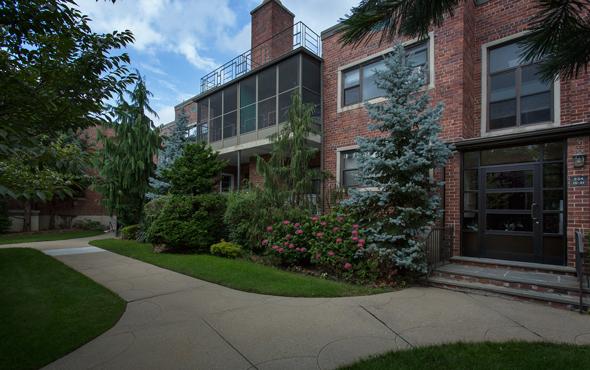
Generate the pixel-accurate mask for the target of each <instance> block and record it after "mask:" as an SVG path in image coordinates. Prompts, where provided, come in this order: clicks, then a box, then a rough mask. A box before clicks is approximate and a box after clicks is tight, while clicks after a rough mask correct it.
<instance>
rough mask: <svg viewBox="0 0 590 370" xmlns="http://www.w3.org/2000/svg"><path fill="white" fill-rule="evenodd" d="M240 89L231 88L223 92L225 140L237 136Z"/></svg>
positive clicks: (234, 86)
mask: <svg viewBox="0 0 590 370" xmlns="http://www.w3.org/2000/svg"><path fill="white" fill-rule="evenodd" d="M237 109H238V87H237V86H236V85H233V86H230V87H228V88H227V89H225V91H224V92H223V138H224V139H227V138H231V137H234V136H236V134H237V131H236V127H237V119H238V113H237Z"/></svg>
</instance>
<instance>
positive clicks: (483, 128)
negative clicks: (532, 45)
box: [480, 31, 561, 137]
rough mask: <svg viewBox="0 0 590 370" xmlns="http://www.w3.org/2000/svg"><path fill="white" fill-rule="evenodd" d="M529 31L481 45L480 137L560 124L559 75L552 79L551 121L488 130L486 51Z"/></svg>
mask: <svg viewBox="0 0 590 370" xmlns="http://www.w3.org/2000/svg"><path fill="white" fill-rule="evenodd" d="M528 32H529V31H523V32H518V33H515V34H513V35H510V36H507V37H503V38H501V39H498V40H494V41H490V42H488V43H485V44H483V45H481V122H480V135H481V137H490V136H501V135H508V134H514V133H518V132H527V131H536V130H539V129H544V128H551V127H556V126H559V125H561V103H560V102H561V82H560V79H559V76H556V77H555V80H553V122H550V123H539V124H530V125H526V126H516V127H510V128H505V129H498V130H491V131H488V59H489V58H488V53H489V50H490V49H492V48H493V47H495V46H498V45H500V44H504V43H509V42H510V41H515V40H517V39H519V38H522V37H523V36H525V35H526V34H527V33H528Z"/></svg>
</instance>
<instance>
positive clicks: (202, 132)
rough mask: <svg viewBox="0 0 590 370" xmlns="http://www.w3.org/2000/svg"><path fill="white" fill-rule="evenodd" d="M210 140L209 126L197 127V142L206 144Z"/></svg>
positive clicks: (204, 124)
mask: <svg viewBox="0 0 590 370" xmlns="http://www.w3.org/2000/svg"><path fill="white" fill-rule="evenodd" d="M208 140H209V125H207V124H206V123H203V124H201V125H199V126H197V141H199V142H204V143H206V142H207V141H208Z"/></svg>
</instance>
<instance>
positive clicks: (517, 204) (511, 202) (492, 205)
mask: <svg viewBox="0 0 590 370" xmlns="http://www.w3.org/2000/svg"><path fill="white" fill-rule="evenodd" d="M486 201H487V204H486V208H487V209H522V210H527V209H531V207H532V205H533V193H532V192H531V193H529V192H525V193H489V194H486Z"/></svg>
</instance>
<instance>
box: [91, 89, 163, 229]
mask: <svg viewBox="0 0 590 370" xmlns="http://www.w3.org/2000/svg"><path fill="white" fill-rule="evenodd" d="M151 95H152V94H151V93H150V92H149V91H148V90H147V87H146V85H145V82H144V80H143V79H142V78H141V77H139V78H138V80H137V84H136V85H135V88H134V90H133V91H132V92H130V93H129V97H130V100H131V101H130V102H127V101H126V100H125V98H124V97H121V99H120V102H119V105H118V106H117V107H116V108H115V109H114V113H115V116H116V125H115V136H113V137H108V136H107V135H105V134H102V135H101V136H100V137H99V139H100V141H101V143H102V145H103V147H102V149H100V150H99V151H98V152H97V161H98V164H97V168H98V169H99V176H98V178H97V182H96V189H97V190H98V191H99V192H100V193H101V194H102V195H103V202H104V204H105V206H106V207H107V209H108V210H109V211H110V212H111V213H112V214H116V215H117V217H119V219H120V220H121V222H122V223H123V224H126V225H131V224H136V223H138V222H139V221H140V219H141V215H142V209H143V204H144V202H145V194H146V192H147V190H148V188H149V179H150V177H152V176H153V175H154V172H155V163H154V158H155V157H156V155H157V153H158V150H159V149H160V141H161V140H160V134H159V132H158V129H157V128H156V127H155V125H154V122H153V121H152V120H151V119H150V118H149V117H148V116H147V113H148V112H149V113H152V114H155V112H154V111H153V109H152V108H151V107H150V105H149V97H150V96H151Z"/></svg>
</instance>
